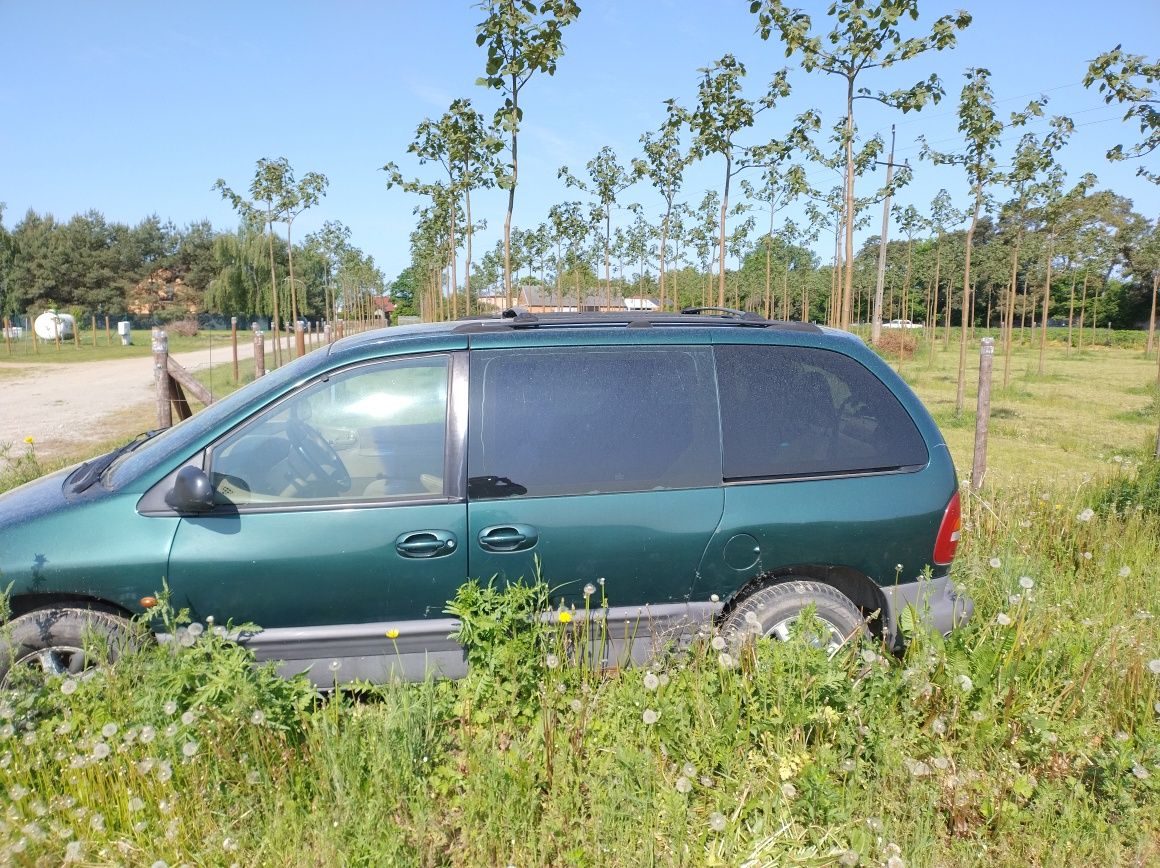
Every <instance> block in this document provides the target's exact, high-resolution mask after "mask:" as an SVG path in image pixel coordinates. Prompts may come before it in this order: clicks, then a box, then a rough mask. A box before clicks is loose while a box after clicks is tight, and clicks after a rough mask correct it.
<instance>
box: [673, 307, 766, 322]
mask: <svg viewBox="0 0 1160 868" xmlns="http://www.w3.org/2000/svg"><path fill="white" fill-rule="evenodd" d="M681 313H682V314H702V313H717V314H720V315H721V316H728V317H736V318H737V319H739V320H742V321H744V322H762V323H763V322H765V321H766V319H765V317H763V316H758V315H757V314H755V313H751V312H750V311H747V310H737V309H736V308H733V307H683V308H681Z"/></svg>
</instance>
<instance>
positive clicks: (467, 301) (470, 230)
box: [463, 188, 475, 316]
mask: <svg viewBox="0 0 1160 868" xmlns="http://www.w3.org/2000/svg"><path fill="white" fill-rule="evenodd" d="M463 197H464V201H465V202H466V206H467V237H466V238H465V239H464V241H465V243H466V245H467V251H466V252H467V258H466V259H465V260H464V261H463V315H464V316H471V236H472V235H474V234H475V227H473V226H472V225H471V189H470V188H468V189H466V190H464V191H463Z"/></svg>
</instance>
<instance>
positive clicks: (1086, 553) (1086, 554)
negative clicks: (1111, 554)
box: [1083, 552, 1092, 561]
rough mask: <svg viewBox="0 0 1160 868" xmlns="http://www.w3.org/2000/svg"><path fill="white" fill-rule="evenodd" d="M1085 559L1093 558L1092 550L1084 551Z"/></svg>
mask: <svg viewBox="0 0 1160 868" xmlns="http://www.w3.org/2000/svg"><path fill="white" fill-rule="evenodd" d="M1083 559H1084V560H1085V561H1090V560H1091V559H1092V553H1091V552H1084V553H1083Z"/></svg>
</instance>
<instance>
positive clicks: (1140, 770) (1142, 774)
mask: <svg viewBox="0 0 1160 868" xmlns="http://www.w3.org/2000/svg"><path fill="white" fill-rule="evenodd" d="M1132 774H1133V775H1135V776H1136V777H1137V778H1139V779H1140V780H1142V781H1146V780H1148V778H1149V777H1151V775H1149V774H1148V770H1147V769H1146V768H1144V767H1143V766H1142V765H1140V764H1139V763H1136V764H1135V765H1134V766H1132Z"/></svg>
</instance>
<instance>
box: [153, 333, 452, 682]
mask: <svg viewBox="0 0 1160 868" xmlns="http://www.w3.org/2000/svg"><path fill="white" fill-rule="evenodd" d="M456 360H457V359H456V356H455V355H454V354H448V353H439V354H432V355H423V356H412V357H407V358H400V359H391V360H386V361H375V362H369V363H363V364H359V365H355V366H352V367H350V368H346V369H343V370H341V371H337V372H332V373H330V374H327V375H325V376H323V377H320V378H318V379H317V380H315V381H313V382H311V383H309V384H307V385H305V386H304V387H303V388H301V389H299V390H298V391H296V392H294V393H293V394H291V395H290V396H288V397H286V398H284V399H282V400H280V401H279V402H277V403H276V404H275V405H273V406H271V407H269V408H267V409H266V410H264V411H262V412H261V413H259V414H258V415H257V416H255V417H253V418H251V419H249V420H248V421H246V422H245V423H243V424H242V425H241V426H239V427H238V428H236V429H234V430H233V431H232V432H230V433H229V434H227V435H226V436H225V437H223V438H222V439H220V440H219V441H218V442H217V443H215V444H214V445H213V446H211V447H210V448H209V450H208V451H207V455H206V459H205V469H206V471H207V473H208V475H209V478H210V480H211V482H212V484H213V487H214V497H215V503H216V507H215V508H214V509H213V510H212V511H211V512H209V513H207V514H204V515H201V516H197V517H190V516H184V517H182V519H181V521H180V523H179V525H178V528H177V531H176V534H175V537H174V540H173V545H172V549H171V553H170V561H169V583H170V587H171V590H172V593H173V595H174V600H175V603H176V604H177V605H179V606H189V607H190V609H191V611H192V613H193V615H194V617H196V618H201V619H204V618H206V617H208V616H210V615H213V616H214V617H215V619H216V621H217V623H218V624H224V623H225V622H226V621H227V620H230V621H232V622H234V623H235V624H240V623H243V622H250V623H254V624H257V625H258V626H260V627H262V628H263V630H262V631H261V632H260V633H257V634H255V635H254V636H253V637H252V638H251V639H250V640H249V641H250V642H251V644H252V646H253V647H254V649H255V651H256V652H258V654H259V656H260V657H266V658H274V659H280V660H284V661H287V667H286V668H288V669H292V670H302V669H307V668H309V669H311V670H312V672H311V674H312V677H314V678H315V680H316V681H319V682H323V683H325V682H327V681H332V680H334V679H335V678H338V679H341V680H350V679H353V678H371V679H376V680H378V679H381V678H382V677H384V676H385V675H386V674H388V673H389V672H390V671H391V669H392V667H397V666H398V665H399V664H402V665H403V669H404V670H407V672H408V674H417V673H415V672H411V671H410V670H411V669H412V668H414V666H413V665H412V664H414V665H418V666H420V667H421V666H422V664H423V660H422V657H423V655H424V653H426V652H431V653H433V654H436V655H438V654H439V653H442V652H446V659H444V660H443V661H442V662H443V663H444V664H445V665H444V668H445V669H447V670H448V673H449V674H454V672H456V671H457V670H458V669H460V668H461V654H460V653H459V652H458V649H456V648H455V647H454V646H453V644H452V643H450V642H448V640H447V638H446V635H447V632H448V624H449V623H450V622H449V621H447V620H446V619H440V618H439V617H438V616H439V615H441V609H442V601H446V600H447V599H449V598H450V597H451V596H452V595H453V594H454V592H455V589H456V588H457V587H458V586H459V585H460V584H461V583H462V582H463V580H464V578H465V576H466V570H467V554H466V551H465V545H464V542H465V540H466V537H467V521H466V518H467V516H466V507H465V505H464V497H463V492H462V491H461V488H462V481H461V480H462V446H461V445H458V444H461V443H462V430H461V428H462V418H463V414H462V413H457V412H455V405H456V396H455V393H456V388H455V386H454V382H455V379H456V378H455V376H454V375H453V372H454V370H455V367H456ZM460 379H462V377H461V378H460ZM433 609H434V612H433V611H432V610H433ZM433 614H434V615H435V616H436V617H435V618H432V617H431V616H432V615H433ZM432 631H434V632H433V633H432ZM396 633H397V634H398V635H395V634H396ZM428 634H430V635H428ZM436 634H438V635H436ZM431 662H433V663H435V664H436V665H438V664H439V662H440V660H439V659H438V656H436V658H434V659H433V660H432V661H431Z"/></svg>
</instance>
